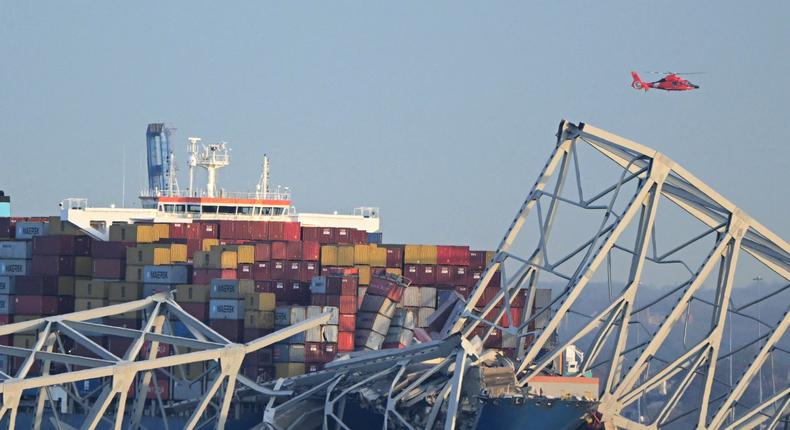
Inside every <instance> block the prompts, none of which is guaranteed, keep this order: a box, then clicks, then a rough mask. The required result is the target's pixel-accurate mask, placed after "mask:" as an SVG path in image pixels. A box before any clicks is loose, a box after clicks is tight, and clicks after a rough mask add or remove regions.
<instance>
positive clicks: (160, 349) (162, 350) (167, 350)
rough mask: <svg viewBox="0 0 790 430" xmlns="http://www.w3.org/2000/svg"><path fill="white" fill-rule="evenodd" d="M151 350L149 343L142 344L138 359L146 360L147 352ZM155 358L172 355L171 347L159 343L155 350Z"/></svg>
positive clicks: (167, 344)
mask: <svg viewBox="0 0 790 430" xmlns="http://www.w3.org/2000/svg"><path fill="white" fill-rule="evenodd" d="M150 349H151V342H150V341H149V342H144V343H143V347H142V348H140V355H139V356H140V357H145V358H148V352H149V350H150ZM155 352H156V356H155V357H154V358H160V357H167V356H168V355H172V354H173V347H172V345H170V344H169V343H162V342H159V344H158V346H157V348H156V351H155Z"/></svg>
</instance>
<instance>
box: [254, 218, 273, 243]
mask: <svg viewBox="0 0 790 430" xmlns="http://www.w3.org/2000/svg"><path fill="white" fill-rule="evenodd" d="M249 230H250V239H251V240H267V239H268V238H269V223H268V222H266V221H252V222H250V229H249Z"/></svg>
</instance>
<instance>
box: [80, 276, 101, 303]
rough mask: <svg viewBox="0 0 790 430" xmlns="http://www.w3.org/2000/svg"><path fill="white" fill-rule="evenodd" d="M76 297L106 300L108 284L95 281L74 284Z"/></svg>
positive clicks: (81, 281)
mask: <svg viewBox="0 0 790 430" xmlns="http://www.w3.org/2000/svg"><path fill="white" fill-rule="evenodd" d="M74 297H76V298H78V299H106V298H107V282H106V281H100V280H95V279H80V280H79V281H76V282H75V284H74Z"/></svg>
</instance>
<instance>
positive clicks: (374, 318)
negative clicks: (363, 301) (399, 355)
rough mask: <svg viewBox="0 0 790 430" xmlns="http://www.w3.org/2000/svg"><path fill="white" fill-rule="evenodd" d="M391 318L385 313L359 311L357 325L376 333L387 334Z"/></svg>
mask: <svg viewBox="0 0 790 430" xmlns="http://www.w3.org/2000/svg"><path fill="white" fill-rule="evenodd" d="M390 322H391V320H390V319H389V318H387V317H386V316H384V315H379V314H374V313H370V312H359V313H357V327H358V328H361V329H366V330H373V331H375V332H376V333H379V334H382V335H386V334H387V331H389V328H390Z"/></svg>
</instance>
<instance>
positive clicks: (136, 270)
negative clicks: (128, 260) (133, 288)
mask: <svg viewBox="0 0 790 430" xmlns="http://www.w3.org/2000/svg"><path fill="white" fill-rule="evenodd" d="M126 281H127V282H143V266H133V265H129V266H126Z"/></svg>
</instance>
